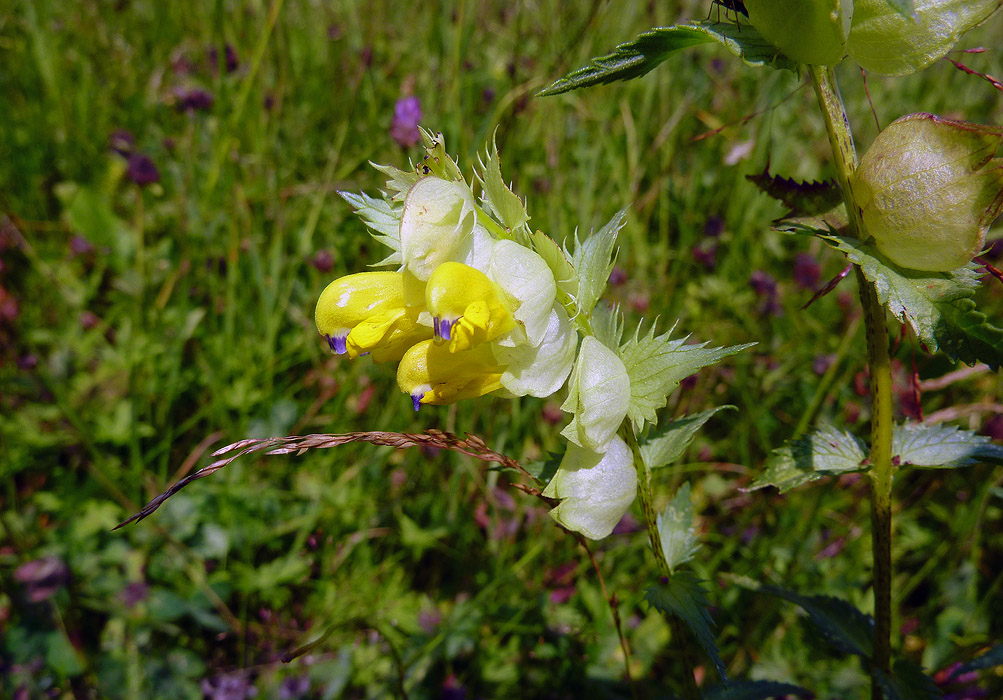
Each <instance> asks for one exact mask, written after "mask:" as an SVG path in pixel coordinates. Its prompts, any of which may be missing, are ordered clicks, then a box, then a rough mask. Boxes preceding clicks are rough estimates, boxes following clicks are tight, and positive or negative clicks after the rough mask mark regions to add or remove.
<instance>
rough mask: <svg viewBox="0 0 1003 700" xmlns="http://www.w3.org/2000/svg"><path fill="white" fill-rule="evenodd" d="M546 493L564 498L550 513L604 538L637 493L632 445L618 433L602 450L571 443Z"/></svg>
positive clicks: (588, 534) (595, 537) (572, 526)
mask: <svg viewBox="0 0 1003 700" xmlns="http://www.w3.org/2000/svg"><path fill="white" fill-rule="evenodd" d="M543 495H544V496H546V497H547V498H560V499H562V500H561V502H560V503H559V504H558V505H557V507H556V508H554V509H553V510H551V511H550V517H552V518H553V519H554V520H556V521H557V522H558V523H560V524H561V525H562V526H564V527H566V528H567V529H569V530H573V531H574V532H580V533H582V534H583V535H585V536H586V537H588V538H589V539H593V540H601V539H602V538H604V537H606V536H607V535H609V534H610V533H611V532H613V528H614V527H616V524H617V523H618V522H620V518H622V517H623V515H624V513H626V512H627V510H628V509H629V508H630V504H631V503H633V502H634V497H635V496H636V495H637V471H636V470H635V468H634V459H633V455H631V453H630V448H629V447H627V444H626V443H625V442H624V441H623V440H621V439H620V438H619V437H618V436H614V437H613V439H612V440H610V442H609V444H608V445H607V447H606V451H605V452H604V453H602V454H600V453H598V452H593V451H592V450H589V449H586V448H583V447H579V446H577V445H568V451H567V452H566V453H565V454H564V459H562V460H561V466H560V467H558V469H557V472H556V473H555V474H554V478H553V479H551V480H550V483H549V484H547V488H545V489H544V490H543Z"/></svg>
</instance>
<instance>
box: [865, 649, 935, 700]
mask: <svg viewBox="0 0 1003 700" xmlns="http://www.w3.org/2000/svg"><path fill="white" fill-rule="evenodd" d="M874 677H875V678H876V679H877V681H878V685H879V686H880V687H881V692H882V694H883V695H884V698H885V700H937V699H938V698H942V697H944V695H943V693H941V692H940V689H939V688H938V687H937V684H936V683H934V681H933V679H932V678H930V677H929V676H928V675H926V674H925V673H923V669H922V668H921V667H920V666H917V665H916V664H914V663H912V662H911V661H906V660H905V659H899V660H898V661H896V662H895V665H894V666H892V673H891V676H889V675H888V674H886V673H885V672H884V671H881V670H880V669H875V670H874Z"/></svg>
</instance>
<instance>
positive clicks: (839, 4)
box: [745, 0, 883, 66]
mask: <svg viewBox="0 0 1003 700" xmlns="http://www.w3.org/2000/svg"><path fill="white" fill-rule="evenodd" d="M882 1H883V0H882ZM853 2H854V0H745V9H746V10H748V11H749V20H750V21H751V22H752V25H753V26H754V27H755V28H756V29H757V30H759V33H760V34H762V35H763V36H764V37H766V38H767V39H769V40H770V41H771V42H772V43H773V44H774V45H776V47H777V48H779V49H780V50H781V51H782V52H783V53H784V55H785V56H788V57H789V58H791V59H793V60H795V61H797V62H798V63H808V64H812V65H819V66H832V65H835V64H837V63H839V62H840V61H842V60H843V56H844V55H845V54H846V50H845V49H846V37H847V36H848V35H849V33H850V20H851V18H852V16H853Z"/></svg>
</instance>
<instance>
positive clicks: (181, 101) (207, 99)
mask: <svg viewBox="0 0 1003 700" xmlns="http://www.w3.org/2000/svg"><path fill="white" fill-rule="evenodd" d="M174 94H175V96H176V97H177V98H178V102H177V107H178V111H179V112H200V111H201V112H205V111H208V110H210V109H212V105H213V102H214V101H215V100H214V99H213V96H212V93H210V92H207V91H206V90H202V89H200V88H192V89H191V90H176V91H175V93H174Z"/></svg>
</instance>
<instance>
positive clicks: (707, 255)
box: [693, 241, 717, 270]
mask: <svg viewBox="0 0 1003 700" xmlns="http://www.w3.org/2000/svg"><path fill="white" fill-rule="evenodd" d="M693 259H694V260H695V261H696V262H698V263H700V264H701V265H703V266H704V267H706V268H707V269H708V270H713V269H714V268H715V267H717V241H707V242H705V243H701V244H700V245H698V246H697V247H696V248H694V249H693Z"/></svg>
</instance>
